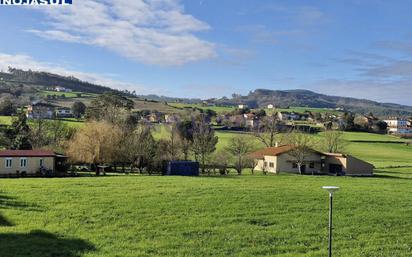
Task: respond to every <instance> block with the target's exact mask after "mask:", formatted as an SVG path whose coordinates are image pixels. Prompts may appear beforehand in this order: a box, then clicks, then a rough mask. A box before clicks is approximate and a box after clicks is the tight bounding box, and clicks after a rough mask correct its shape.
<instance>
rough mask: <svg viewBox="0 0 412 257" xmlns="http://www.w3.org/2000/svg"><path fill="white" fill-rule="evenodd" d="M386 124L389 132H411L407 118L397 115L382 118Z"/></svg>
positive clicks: (411, 128)
mask: <svg viewBox="0 0 412 257" xmlns="http://www.w3.org/2000/svg"><path fill="white" fill-rule="evenodd" d="M384 122H386V124H388V133H389V134H412V127H410V125H408V124H409V121H408V120H407V119H402V118H398V117H390V118H388V119H386V120H384Z"/></svg>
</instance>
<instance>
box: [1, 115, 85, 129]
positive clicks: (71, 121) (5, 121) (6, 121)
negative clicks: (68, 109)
mask: <svg viewBox="0 0 412 257" xmlns="http://www.w3.org/2000/svg"><path fill="white" fill-rule="evenodd" d="M12 120H13V117H12V116H0V125H11V123H12ZM62 121H63V122H64V123H66V124H67V125H68V126H70V127H76V128H77V127H80V126H83V124H84V123H83V120H77V119H75V118H65V119H62Z"/></svg>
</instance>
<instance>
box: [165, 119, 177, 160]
mask: <svg viewBox="0 0 412 257" xmlns="http://www.w3.org/2000/svg"><path fill="white" fill-rule="evenodd" d="M166 128H167V129H168V130H169V139H168V140H167V148H166V150H167V152H168V153H169V156H170V159H171V160H177V159H179V156H180V153H179V151H180V146H179V143H180V142H179V131H178V127H177V124H176V123H174V124H172V125H170V126H166Z"/></svg>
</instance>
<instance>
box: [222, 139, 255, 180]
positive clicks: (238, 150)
mask: <svg viewBox="0 0 412 257" xmlns="http://www.w3.org/2000/svg"><path fill="white" fill-rule="evenodd" d="M252 147H253V146H252V144H251V143H250V141H248V140H247V139H246V138H244V137H234V138H232V139H231V140H230V144H229V146H228V147H227V148H226V150H227V151H228V152H229V153H230V154H232V155H233V157H235V169H236V171H237V173H238V175H241V174H242V169H243V168H244V167H245V165H246V161H247V158H246V155H247V154H248V153H249V152H250V151H251V150H252Z"/></svg>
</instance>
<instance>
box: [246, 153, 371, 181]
mask: <svg viewBox="0 0 412 257" xmlns="http://www.w3.org/2000/svg"><path fill="white" fill-rule="evenodd" d="M293 149H294V146H292V145H282V146H279V147H268V148H265V149H262V150H260V151H257V152H254V153H252V154H251V157H253V158H254V159H255V168H254V169H255V170H257V171H267V172H271V173H279V172H289V173H298V172H299V169H298V165H297V164H296V161H295V160H294V158H293V157H292V156H291V155H289V154H288V153H289V152H290V151H292V150H293ZM373 168H374V167H373V165H372V164H370V163H367V162H365V161H362V160H360V159H357V158H355V157H353V156H351V155H345V154H337V153H322V152H318V151H315V150H311V151H310V153H308V154H307V156H306V158H305V164H304V165H303V166H302V168H301V170H302V173H305V174H330V175H348V176H372V175H373Z"/></svg>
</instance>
